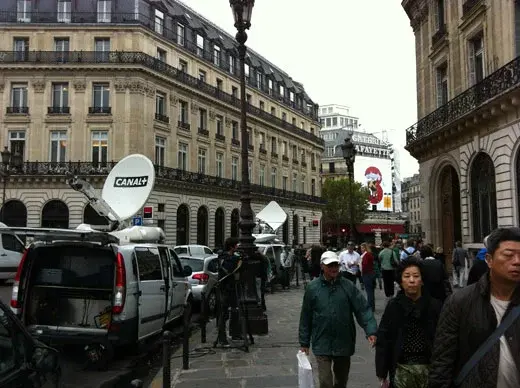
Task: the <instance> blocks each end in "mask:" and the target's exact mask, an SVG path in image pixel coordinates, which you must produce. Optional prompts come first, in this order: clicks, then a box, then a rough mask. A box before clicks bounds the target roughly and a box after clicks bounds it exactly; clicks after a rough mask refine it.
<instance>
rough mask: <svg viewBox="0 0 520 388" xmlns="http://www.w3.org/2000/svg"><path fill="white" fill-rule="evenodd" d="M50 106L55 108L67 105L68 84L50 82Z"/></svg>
mask: <svg viewBox="0 0 520 388" xmlns="http://www.w3.org/2000/svg"><path fill="white" fill-rule="evenodd" d="M52 106H53V107H55V108H65V107H68V106H69V84H67V83H53V84H52Z"/></svg>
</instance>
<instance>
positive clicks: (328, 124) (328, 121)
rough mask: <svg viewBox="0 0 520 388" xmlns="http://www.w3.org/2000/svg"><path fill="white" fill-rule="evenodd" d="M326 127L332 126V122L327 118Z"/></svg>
mask: <svg viewBox="0 0 520 388" xmlns="http://www.w3.org/2000/svg"><path fill="white" fill-rule="evenodd" d="M325 126H326V127H331V126H332V120H331V118H330V117H327V124H326V125H325Z"/></svg>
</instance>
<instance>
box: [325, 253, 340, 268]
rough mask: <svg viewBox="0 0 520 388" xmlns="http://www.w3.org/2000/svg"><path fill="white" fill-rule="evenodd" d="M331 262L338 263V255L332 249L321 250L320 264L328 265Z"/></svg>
mask: <svg viewBox="0 0 520 388" xmlns="http://www.w3.org/2000/svg"><path fill="white" fill-rule="evenodd" d="M332 263H339V259H338V255H337V254H336V253H335V252H332V251H327V252H323V254H322V255H321V264H324V265H329V264H332Z"/></svg>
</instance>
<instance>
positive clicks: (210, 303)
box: [206, 290, 217, 316]
mask: <svg viewBox="0 0 520 388" xmlns="http://www.w3.org/2000/svg"><path fill="white" fill-rule="evenodd" d="M206 307H207V309H208V310H207V311H208V316H214V315H215V312H216V311H217V294H216V292H215V290H212V291H211V292H210V293H209V295H208V298H207V300H206Z"/></svg>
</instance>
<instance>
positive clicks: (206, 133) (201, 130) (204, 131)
mask: <svg viewBox="0 0 520 388" xmlns="http://www.w3.org/2000/svg"><path fill="white" fill-rule="evenodd" d="M198 133H199V135H201V136H204V137H209V131H208V130H207V129H206V128H200V127H199V129H198Z"/></svg>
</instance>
